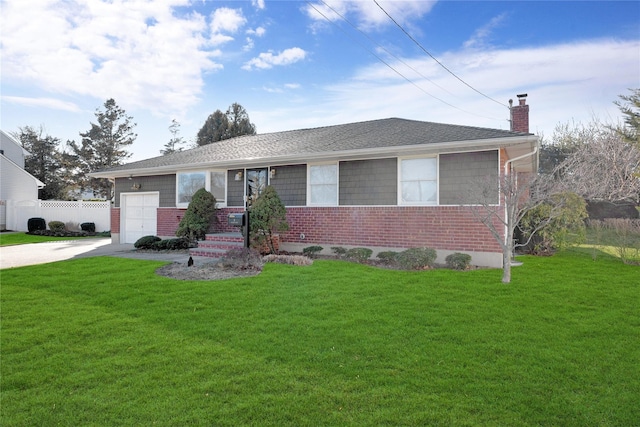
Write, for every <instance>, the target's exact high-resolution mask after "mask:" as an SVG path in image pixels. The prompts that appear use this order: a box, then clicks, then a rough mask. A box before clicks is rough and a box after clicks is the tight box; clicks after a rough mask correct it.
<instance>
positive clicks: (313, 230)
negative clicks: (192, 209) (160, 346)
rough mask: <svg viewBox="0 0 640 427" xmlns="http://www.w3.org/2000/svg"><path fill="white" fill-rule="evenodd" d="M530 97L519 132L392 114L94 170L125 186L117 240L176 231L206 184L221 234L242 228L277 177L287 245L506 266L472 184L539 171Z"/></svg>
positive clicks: (519, 117)
mask: <svg viewBox="0 0 640 427" xmlns="http://www.w3.org/2000/svg"><path fill="white" fill-rule="evenodd" d="M525 97H526V95H519V98H520V99H519V105H516V106H512V107H511V123H512V124H511V130H509V131H506V130H498V129H487V128H479V127H470V126H457V125H450V124H441V123H430V122H422V121H414V120H404V119H399V118H389V119H382V120H373V121H367V122H360V123H349V124H343V125H337V126H328V127H320V128H314V129H301V130H292V131H285V132H274V133H268V134H258V135H252V136H242V137H237V138H233V139H229V140H224V141H221V142H217V143H214V144H210V145H206V146H202V147H198V148H194V149H190V150H185V151H181V152H177V153H173V154H170V155H165V156H160V157H155V158H152V159H147V160H142V161H137V162H133V163H129V164H126V165H123V166H119V167H114V168H112V169H108V170H103V171H99V172H95V173H93V174H92V176H94V177H98V178H109V179H110V180H112V181H113V183H114V186H115V200H114V204H113V208H112V210H111V233H112V236H113V237H112V239H113V240H114V243H133V242H135V241H136V240H137V239H138V238H140V237H142V236H144V235H158V236H160V237H171V236H174V235H175V231H176V229H177V227H178V224H179V222H180V219H181V218H182V217H183V216H184V212H185V209H186V208H187V206H188V203H189V200H190V197H191V195H192V194H193V193H194V192H195V191H196V190H198V189H199V188H202V187H205V188H206V189H207V190H209V191H211V192H212V193H213V195H214V196H215V197H216V200H217V202H218V206H219V207H220V210H219V211H218V212H219V214H218V221H216V224H215V225H214V227H215V231H216V232H229V231H234V230H236V229H235V228H234V227H231V226H229V225H228V223H227V215H228V214H229V213H237V212H242V211H243V210H244V208H245V201H246V200H247V199H248V198H251V197H255V195H256V194H257V193H259V192H260V189H261V188H262V187H263V186H265V185H271V186H273V187H274V188H275V189H276V191H277V192H278V194H279V196H280V198H281V199H282V201H283V203H284V204H285V206H286V207H287V220H288V223H289V226H290V230H289V231H288V232H286V233H283V234H281V235H280V248H281V249H284V250H288V251H301V250H302V249H303V248H304V247H307V246H312V245H320V246H323V247H324V248H325V251H329V248H330V247H332V246H343V247H345V248H351V247H368V248H371V249H373V250H374V255H375V253H377V252H379V251H383V250H403V249H406V248H411V247H423V246H427V247H431V248H434V249H436V250H437V251H438V261H442V260H444V257H446V255H448V254H450V253H453V252H465V253H469V254H470V255H471V256H472V263H473V264H476V265H486V266H496V267H498V266H501V265H502V256H501V249H500V245H499V244H498V243H497V242H496V241H495V239H494V237H492V236H491V234H490V232H489V230H488V229H487V228H486V227H485V226H484V225H482V224H481V223H479V222H478V221H477V220H476V219H475V217H474V216H473V213H472V211H471V209H470V207H469V205H470V204H472V203H473V201H472V197H471V196H470V194H469V189H470V188H471V187H472V184H473V183H474V182H478V181H479V180H482V179H486V178H487V177H491V179H494V180H497V179H498V177H499V176H500V174H501V173H504V172H505V171H509V172H510V173H514V172H518V173H519V172H535V171H536V170H537V163H538V156H537V154H536V153H537V149H538V144H539V141H538V137H537V136H535V135H532V134H530V133H529V129H528V128H529V106H528V105H526V102H525V101H526V99H525ZM494 182H495V181H494ZM495 203H496V205H499V204H500V203H502V202H501V200H500V197H499V195H498V192H497V190H496V191H495Z"/></svg>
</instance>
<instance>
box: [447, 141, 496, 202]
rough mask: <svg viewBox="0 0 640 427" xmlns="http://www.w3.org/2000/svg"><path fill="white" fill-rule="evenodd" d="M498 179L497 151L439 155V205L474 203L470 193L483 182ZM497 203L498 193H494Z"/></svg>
mask: <svg viewBox="0 0 640 427" xmlns="http://www.w3.org/2000/svg"><path fill="white" fill-rule="evenodd" d="M488 177H491V181H487V182H495V180H496V179H497V177H498V151H497V150H494V151H480V152H474V153H456V154H442V155H440V204H441V205H464V204H471V203H474V200H473V197H472V193H471V192H472V191H473V189H474V186H476V187H477V186H478V185H479V184H481V183H482V182H483V181H485V180H487V178H488ZM495 200H496V203H497V202H498V192H497V189H496V191H495Z"/></svg>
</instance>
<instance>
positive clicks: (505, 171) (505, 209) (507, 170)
mask: <svg viewBox="0 0 640 427" xmlns="http://www.w3.org/2000/svg"><path fill="white" fill-rule="evenodd" d="M537 152H538V144H536V146H535V148H534V149H533V151H531V152H530V153H525V154H523V155H521V156H518V157H514V158H513V159H509V160H507V161H506V162H505V163H504V176H505V177H506V176H507V175H509V172H510V168H509V166H510V165H511V163H513V162H515V161H518V160H522V159H524V158H526V157H529V156H533V155H534V154H536V153H537ZM507 215H508V212H507V205H506V204H505V206H504V218H505V220H506V219H507ZM507 234H509V233H507V224H506V221H505V225H504V239H505V244H508V243H509V242H507V241H506V240H507ZM511 255H512V256H513V253H512V254H511Z"/></svg>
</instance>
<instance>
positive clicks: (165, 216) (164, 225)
mask: <svg viewBox="0 0 640 427" xmlns="http://www.w3.org/2000/svg"><path fill="white" fill-rule="evenodd" d="M185 211H186V209H178V208H158V211H157V213H158V216H157V218H158V224H157V227H158V230H157V235H158V236H164V237H171V236H175V235H176V230H177V229H178V225H179V224H180V221H181V220H182V217H183V216H184V213H185Z"/></svg>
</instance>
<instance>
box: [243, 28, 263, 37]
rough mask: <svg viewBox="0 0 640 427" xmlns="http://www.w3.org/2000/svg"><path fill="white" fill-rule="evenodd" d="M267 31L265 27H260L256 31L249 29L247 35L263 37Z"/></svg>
mask: <svg viewBox="0 0 640 427" xmlns="http://www.w3.org/2000/svg"><path fill="white" fill-rule="evenodd" d="M266 32H267V30H266V28H264V27H258V28H256V29H255V30H253V29H249V30H247V34H249V35H251V36H256V37H263V36H264V35H265V34H266Z"/></svg>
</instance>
